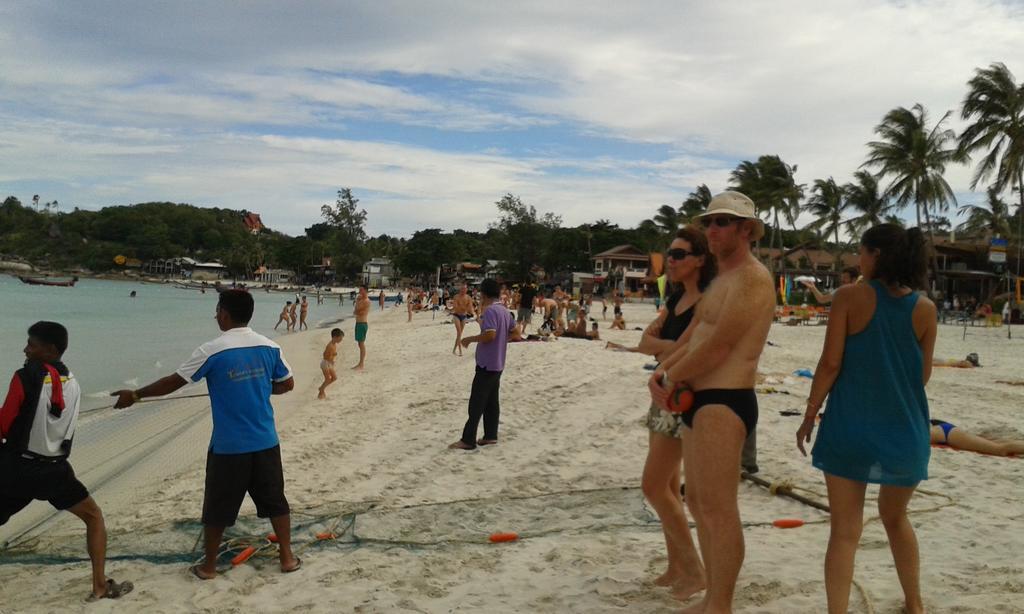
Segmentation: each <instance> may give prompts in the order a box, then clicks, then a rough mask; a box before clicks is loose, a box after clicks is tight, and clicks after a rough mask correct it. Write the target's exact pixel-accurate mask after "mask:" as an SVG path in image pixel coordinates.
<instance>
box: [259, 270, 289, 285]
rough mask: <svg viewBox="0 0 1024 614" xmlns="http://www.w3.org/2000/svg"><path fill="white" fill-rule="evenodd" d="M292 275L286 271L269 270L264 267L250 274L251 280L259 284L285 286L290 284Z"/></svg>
mask: <svg viewBox="0 0 1024 614" xmlns="http://www.w3.org/2000/svg"><path fill="white" fill-rule="evenodd" d="M293 275H294V274H293V273H292V271H289V270H288V269H271V268H267V267H265V266H261V267H260V268H258V269H256V270H255V271H253V274H252V276H253V280H255V281H258V282H260V283H261V284H286V283H289V282H291V280H292V277H293Z"/></svg>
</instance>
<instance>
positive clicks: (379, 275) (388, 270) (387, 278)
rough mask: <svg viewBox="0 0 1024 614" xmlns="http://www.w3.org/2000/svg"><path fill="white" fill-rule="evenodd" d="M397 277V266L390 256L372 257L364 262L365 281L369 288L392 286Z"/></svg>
mask: <svg viewBox="0 0 1024 614" xmlns="http://www.w3.org/2000/svg"><path fill="white" fill-rule="evenodd" d="M394 278H395V268H394V265H393V264H392V263H391V259H389V258H371V259H370V261H369V262H366V263H364V264H363V283H364V284H366V286H367V287H368V288H384V287H386V286H390V285H391V283H392V280H393V279H394Z"/></svg>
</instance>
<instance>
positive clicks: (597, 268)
mask: <svg viewBox="0 0 1024 614" xmlns="http://www.w3.org/2000/svg"><path fill="white" fill-rule="evenodd" d="M591 260H593V261H594V278H593V281H594V282H595V283H601V282H608V283H609V284H611V283H614V285H615V287H616V288H617V289H619V290H621V291H623V292H625V293H626V295H627V296H629V295H642V294H643V288H644V277H646V276H647V269H648V264H649V262H650V255H649V254H647V253H646V252H644V251H643V250H641V249H640V248H638V247H634V246H632V245H628V244H626V245H616V246H615V247H613V248H611V249H608V250H605V251H603V252H601V253H599V254H595V255H594V256H593V257H591ZM609 278H610V279H609Z"/></svg>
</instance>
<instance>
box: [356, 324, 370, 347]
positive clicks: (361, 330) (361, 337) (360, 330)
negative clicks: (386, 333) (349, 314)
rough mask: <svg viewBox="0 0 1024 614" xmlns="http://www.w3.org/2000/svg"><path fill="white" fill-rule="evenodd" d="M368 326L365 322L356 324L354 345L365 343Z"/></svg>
mask: <svg viewBox="0 0 1024 614" xmlns="http://www.w3.org/2000/svg"><path fill="white" fill-rule="evenodd" d="M369 328H370V325H369V324H367V323H366V322H356V343H362V342H363V341H366V331H367V330H369Z"/></svg>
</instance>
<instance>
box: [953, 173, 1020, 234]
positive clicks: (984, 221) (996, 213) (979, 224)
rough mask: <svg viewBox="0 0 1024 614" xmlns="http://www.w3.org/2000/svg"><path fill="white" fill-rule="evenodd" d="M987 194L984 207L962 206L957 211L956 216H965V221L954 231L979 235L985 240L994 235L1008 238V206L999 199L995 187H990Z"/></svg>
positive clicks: (997, 190)
mask: <svg viewBox="0 0 1024 614" xmlns="http://www.w3.org/2000/svg"><path fill="white" fill-rule="evenodd" d="M987 193H988V202H986V203H985V204H984V205H964V206H963V207H960V208H959V209H957V215H966V216H967V219H966V220H965V221H964V222H963V223H962V224H960V225H959V226H957V227H956V229H957V230H958V231H960V232H962V233H964V234H967V235H975V236H977V235H981V236H983V237H984V238H985V239H986V240H988V239H991V238H992V237H993V236H995V235H999V236H1002V237H1006V236H1009V234H1010V207H1009V205H1007V204H1006V203H1005V202H1003V201H1002V200H1000V199H999V189H998V188H997V187H996V186H994V185H993V186H990V187H989V189H988V190H987Z"/></svg>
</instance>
